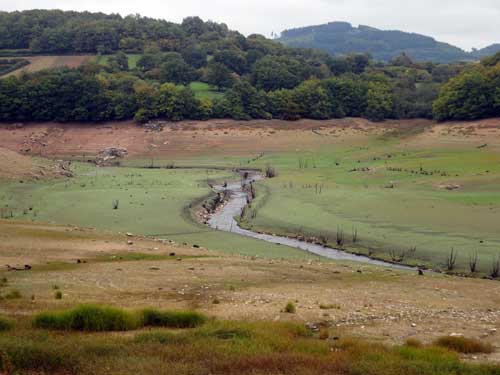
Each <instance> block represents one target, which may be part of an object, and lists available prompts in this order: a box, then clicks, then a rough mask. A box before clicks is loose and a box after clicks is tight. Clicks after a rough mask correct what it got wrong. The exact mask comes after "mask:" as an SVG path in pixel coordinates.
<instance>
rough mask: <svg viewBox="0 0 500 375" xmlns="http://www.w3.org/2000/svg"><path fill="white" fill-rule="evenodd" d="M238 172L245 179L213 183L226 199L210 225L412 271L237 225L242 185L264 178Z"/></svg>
mask: <svg viewBox="0 0 500 375" xmlns="http://www.w3.org/2000/svg"><path fill="white" fill-rule="evenodd" d="M245 172H246V173H245ZM241 173H243V174H247V175H248V177H247V178H246V179H244V178H243V177H242V179H241V181H232V182H228V183H227V185H224V186H223V185H218V186H214V190H215V191H216V192H222V191H228V192H229V199H228V201H227V202H226V203H225V204H224V205H223V206H222V207H221V208H220V209H219V210H217V211H216V212H215V213H214V214H213V215H212V216H211V217H210V219H209V220H208V225H209V226H210V227H211V228H213V229H217V230H221V231H225V232H231V233H236V234H239V235H242V236H246V237H251V238H256V239H259V240H262V241H267V242H270V243H274V244H276V245H277V246H278V245H285V246H289V247H293V248H297V249H301V250H304V251H308V252H310V253H313V254H317V255H319V256H323V257H325V258H329V259H336V260H344V261H352V262H359V263H366V264H371V265H377V266H384V267H390V268H395V269H400V270H413V268H411V267H408V266H402V265H399V264H393V263H389V262H384V261H380V260H376V259H371V258H369V257H366V256H360V255H355V254H350V253H348V252H345V251H342V250H339V249H333V248H330V247H325V246H322V245H318V244H314V243H309V242H305V241H300V240H297V239H294V238H288V237H283V236H277V235H271V234H265V233H257V232H253V231H251V230H248V229H243V228H241V227H240V226H239V225H238V222H237V221H236V220H235V217H239V216H240V215H241V212H242V210H243V209H244V207H245V206H246V205H247V192H246V191H245V190H244V186H245V185H246V184H249V183H250V182H251V181H258V180H262V179H263V178H264V177H263V176H262V175H260V174H258V173H255V172H254V171H241Z"/></svg>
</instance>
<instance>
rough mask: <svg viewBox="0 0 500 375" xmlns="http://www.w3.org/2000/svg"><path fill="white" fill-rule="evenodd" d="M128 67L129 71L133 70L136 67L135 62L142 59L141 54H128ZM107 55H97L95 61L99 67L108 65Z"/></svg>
mask: <svg viewBox="0 0 500 375" xmlns="http://www.w3.org/2000/svg"><path fill="white" fill-rule="evenodd" d="M127 57H128V67H129V69H134V68H135V67H136V66H137V61H139V59H140V58H141V57H142V54H138V53H128V54H127ZM108 58H109V55H98V56H96V57H95V61H96V62H97V63H98V64H101V65H107V64H108Z"/></svg>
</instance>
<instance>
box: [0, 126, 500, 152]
mask: <svg viewBox="0 0 500 375" xmlns="http://www.w3.org/2000/svg"><path fill="white" fill-rule="evenodd" d="M414 129H419V131H421V134H420V135H419V136H418V137H413V138H412V141H413V142H415V141H419V142H422V143H424V142H425V143H427V144H430V143H429V142H438V140H437V138H439V142H440V143H442V142H449V143H450V144H453V143H459V142H461V141H464V140H467V142H471V141H475V142H479V143H481V142H484V143H488V144H489V146H490V147H492V146H497V147H500V144H499V141H498V140H499V139H500V137H498V136H499V135H500V119H498V118H497V119H488V120H482V121H474V122H464V123H460V122H458V123H446V124H436V123H434V122H431V121H428V120H409V121H404V122H399V121H385V122H382V123H372V122H370V121H367V120H363V119H342V120H329V121H314V120H301V121H297V122H286V121H279V120H273V121H263V120H262V121H259V120H255V121H248V122H245V121H241V122H240V121H233V120H210V121H184V122H178V123H171V124H170V125H169V126H167V127H166V128H165V129H164V131H163V132H161V133H153V132H147V131H145V130H144V129H143V128H141V127H139V126H137V125H136V124H135V123H133V122H110V123H103V124H100V125H91V124H78V123H69V124H54V123H39V124H26V125H24V126H23V127H22V128H18V129H17V128H13V127H12V126H11V124H0V147H5V148H8V149H10V150H13V151H16V152H24V153H30V154H34V155H42V156H50V157H53V156H59V157H62V156H65V157H70V156H72V157H78V158H82V157H83V158H85V157H88V156H94V155H96V154H97V153H98V152H99V151H101V150H103V149H104V148H106V147H110V146H114V147H124V148H126V149H127V150H128V151H129V155H130V157H140V156H144V157H150V156H155V157H166V158H168V157H174V156H175V157H176V158H182V157H195V156H199V155H206V154H207V153H209V154H219V155H224V154H230V155H248V153H249V152H252V153H256V152H264V151H280V150H289V149H290V147H291V145H292V146H295V147H297V149H300V150H303V151H307V150H314V149H315V148H317V147H320V146H322V145H328V144H331V143H332V138H334V137H335V138H338V142H355V141H356V140H357V139H362V138H364V137H366V135H367V134H372V135H373V134H379V135H383V134H390V133H391V132H399V133H401V134H405V132H412V131H413V130H414ZM493 138H494V139H495V140H494V142H493V144H492V142H491V140H492V139H493ZM495 142H496V143H495Z"/></svg>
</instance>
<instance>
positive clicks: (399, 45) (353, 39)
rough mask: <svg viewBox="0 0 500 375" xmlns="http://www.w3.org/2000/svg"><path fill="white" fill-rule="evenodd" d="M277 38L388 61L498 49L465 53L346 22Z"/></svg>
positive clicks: (441, 58)
mask: <svg viewBox="0 0 500 375" xmlns="http://www.w3.org/2000/svg"><path fill="white" fill-rule="evenodd" d="M278 40H279V41H280V42H282V43H284V44H286V45H289V46H293V47H305V48H318V49H321V50H324V51H326V52H328V53H330V54H333V55H345V54H349V53H370V54H371V55H372V56H373V58H374V59H376V60H381V61H389V60H391V59H393V58H395V57H397V56H400V55H401V54H402V53H403V52H404V53H405V54H406V55H408V56H410V57H411V58H412V59H413V60H414V61H432V62H439V63H448V62H453V61H461V60H475V59H478V58H480V57H482V56H486V55H491V54H494V53H496V52H498V51H500V44H495V45H492V46H490V47H487V48H485V49H482V50H475V51H473V52H471V53H468V52H466V51H464V50H462V49H460V48H458V47H455V46H453V45H451V44H447V43H442V42H438V41H436V40H435V39H434V38H431V37H429V36H425V35H420V34H415V33H407V32H403V31H398V30H380V29H376V28H374V27H370V26H363V25H360V26H359V27H353V26H352V25H351V24H350V23H348V22H331V23H328V24H326V25H318V26H309V27H302V28H296V29H290V30H285V31H283V32H282V34H281V37H280V38H279V39H278Z"/></svg>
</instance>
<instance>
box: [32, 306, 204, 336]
mask: <svg viewBox="0 0 500 375" xmlns="http://www.w3.org/2000/svg"><path fill="white" fill-rule="evenodd" d="M206 320H207V318H206V317H205V316H204V315H202V314H200V313H197V312H185V311H180V312H176V311H159V310H154V309H146V310H143V311H127V310H123V309H119V308H114V307H103V306H96V305H81V306H77V307H75V308H74V309H71V310H66V311H52V312H44V313H40V314H38V315H36V316H35V318H34V319H33V326H34V327H36V328H45V329H54V330H66V331H82V332H106V331H130V330H134V329H138V328H141V327H144V326H150V327H171V328H194V327H198V326H200V325H202V324H203V323H205V322H206Z"/></svg>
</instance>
